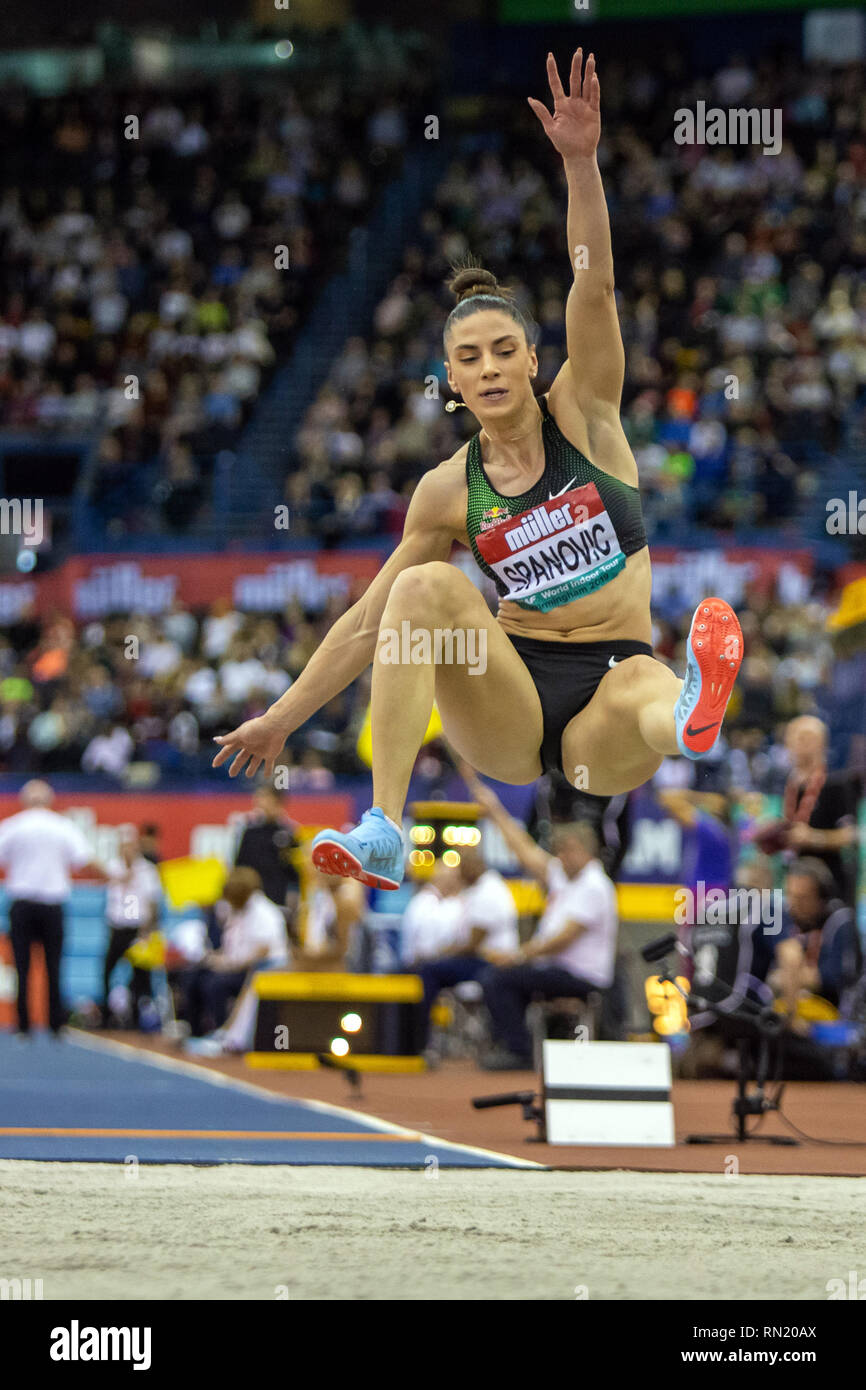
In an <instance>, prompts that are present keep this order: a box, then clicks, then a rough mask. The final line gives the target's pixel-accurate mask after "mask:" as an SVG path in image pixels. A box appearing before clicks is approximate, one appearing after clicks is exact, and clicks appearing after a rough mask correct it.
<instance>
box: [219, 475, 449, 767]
mask: <svg viewBox="0 0 866 1390" xmlns="http://www.w3.org/2000/svg"><path fill="white" fill-rule="evenodd" d="M455 501H456V499H455V494H454V489H453V483H451V482H450V481H449V478H448V477H446V476H445V475H444V473H443V469H442V465H440V467H439V468H434V469H433V470H432V471H431V472H430V473H426V474H425V475H424V477H423V478H422V479H421V481H420V482H419V484H418V486H417V488H416V489H415V492H414V494H413V497H412V501H411V503H410V505H409V511H408V512H407V514H406V522H405V525H404V528H403V538H402V540H401V541H400V544H399V545H398V547H397V549H396V550H395V551H394V553H393V555H391V556H389V558H388V560H387V561H386V562H385V564H384V565H383V566H382V568H381V570H380V571H379V573H378V574H377V575H376V577H375V579H373V580H372V581H371V582H370V584H369V585H368V587H367V589H366V591H365V593H364V595H363V597H362V598H360V599H359V600H358V602H357V603H355V604H353V606H352V607H351V608H350V609H349V610H348V612H346V613H344V614H343V615H342V617H340V618H338V619H337V621H336V622H335V623H334V625H333V627H332V628H331V629H330V631H329V632H328V634H327V636H326V637H325V638H324V640H323V641H322V643H321V645H320V646H319V647H318V648H317V650H316V651H315V652H314V653H313V655H312V657H311V658H310V660H309V661H308V662H307V665H306V667H305V668H304V670H303V671H302V672H301V674H300V676H299V677H298V679H297V680H296V681H294V682H293V684H292V685H291V686H289V689H288V690H287V691H286V693H285V694H284V695H281V696H280V698H279V700H277V701H275V703H274V704H272V705H271V706H270V708H269V709H268V710H266V712H265V713H264V714H262V715H260V716H259V717H258V718H257V719H249V720H247V721H246V723H244V724H241V725H239V726H238V728H237V729H234V730H233V731H232V733H230V734H224V735H219V736H218V737H217V738H216V740H215V741H216V742H217V743H219V744H220V745H221V748H220V751H219V753H217V755H216V757H215V758H214V760H213V766H214V767H219V766H220V765H221V764H222V763H224V762H227V761H228V759H229V758H232V759H233V761H232V764H231V767H230V768H229V774H230V775H231V776H232V777H237V775H238V773H239V772H241V771H242V769H243V767H244V764H245V763H246V762H247V760H248V759H249V766H248V767H247V776H248V777H252V776H254V774H255V773H256V772H257V771H258V769H259V767H260V766H261V765H262V764H263V763H264V767H265V772H266V774H267V775H268V776H269V777H270V776H271V775H272V774H273V770H274V763H275V761H276V759H277V756H278V754H279V753H280V751H281V749H282V747H283V744H284V743H285V741H286V739H287V738H288V736H289V734H291V733H293V732H294V730H295V729H298V728H300V726H301V725H302V724H304V723H306V721H307V720H308V719H309V718H310V717H311V716H312V715H314V714H315V713H316V710H318V709H321V707H322V705H325V704H327V702H328V701H329V700H331V699H333V697H334V696H335V695H338V694H339V692H340V691H341V690H345V688H346V686H347V685H349V684H350V683H351V682H352V681H353V680H355V679H356V678H357V677H358V676H360V674H361V672H362V671H364V670H366V668H367V667H368V666H369V665H370V662H371V661H372V660H373V657H374V655H375V652H376V641H377V637H378V633H379V623H380V621H381V618H382V613H383V612H384V609H385V604H386V603H387V601H388V595H389V593H390V592H391V585H392V584H393V583H394V580H395V579H396V578H397V575H398V574H400V573H401V572H402V571H403V570H405V569H409V567H410V566H411V565H422V564H426V563H427V562H428V561H430V560H447V559H448V557H449V555H450V554H451V546H452V542H453V540H454V539H455V534H456V532H457V530H458V529H459V523H456V518H455Z"/></svg>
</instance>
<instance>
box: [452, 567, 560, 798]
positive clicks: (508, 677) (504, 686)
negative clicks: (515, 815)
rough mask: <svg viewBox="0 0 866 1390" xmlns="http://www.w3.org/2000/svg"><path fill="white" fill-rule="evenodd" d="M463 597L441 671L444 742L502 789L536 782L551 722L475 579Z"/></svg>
mask: <svg viewBox="0 0 866 1390" xmlns="http://www.w3.org/2000/svg"><path fill="white" fill-rule="evenodd" d="M461 579H463V580H464V581H465V585H466V594H465V602H464V595H463V592H462V591H461V593H460V622H459V625H458V624H457V623H454V624H453V632H454V639H452V642H453V645H452V648H451V651H452V655H456V656H460V654H461V647H460V643H461V641H462V643H463V646H464V649H465V653H466V656H467V658H470V657H471V660H469V659H467V660H465V661H461V660H451V661H449V660H448V659H447V656H448V652H449V648H448V645H447V641H444V640H443V643H442V654H443V659H441V660H439V661H438V662H437V666H436V704H437V706H438V708H439V713H440V715H441V717H442V726H443V728H444V730H445V736H446V738H447V739H448V742H449V743H451V744H452V745H453V746H454V748H455V749H456V750H457V752H458V753H460V754H461V756H462V757H464V758H465V759H466V761H467V762H468V763H471V765H472V766H473V767H474V768H476V769H477V771H478V772H481V773H484V774H485V775H486V776H488V777H494V778H496V780H497V781H500V782H512V783H524V782H532V781H534V780H535V778H536V777H539V776H540V775H541V759H540V756H539V749H540V747H541V739H542V734H543V727H544V720H543V717H542V713H541V702H540V700H539V698H538V691H537V690H536V688H535V684H534V682H533V679H532V677H531V676H530V674H529V671H528V670H527V668H526V666H525V665H524V664H523V662H522V661H521V659H520V657H519V656H518V655H517V652H516V651H515V649H514V647H513V646H512V645H511V643H510V642H509V640H508V638H507V637H506V635H505V633H504V632H503V630H502V628H501V627H500V626H499V623H498V622H497V621H496V619H495V618H494V617H493V615H492V614H491V612H490V610H489V609H488V607H487V604H486V603H485V602H484V599H483V598H482V596H481V594H480V593H479V592H478V590H477V589H476V588H475V585H474V584H473V583H472V582H471V580H469V579H467V578H466V576H465V575H461Z"/></svg>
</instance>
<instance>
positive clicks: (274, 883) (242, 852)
mask: <svg viewBox="0 0 866 1390" xmlns="http://www.w3.org/2000/svg"><path fill="white" fill-rule="evenodd" d="M253 807H254V809H253V813H252V815H251V816H250V818H249V820H248V821H247V824H246V826H245V828H244V831H243V834H242V835H241V839H240V843H239V844H238V847H237V851H236V853H235V868H237V869H240V868H244V867H246V868H250V869H255V871H256V873H257V874H258V875H259V878H260V879H261V881H262V889H263V891H264V893H265V894H266V895H267V896H268V897H269V898H270V900H271V902H272V903H276V905H277V907H280V908H283V909H284V910H286V911H287V913H288V914H289V918H290V920H291V919H292V918H294V915H295V913H296V911H297V906H298V893H299V886H300V879H299V877H298V870H297V868H296V866H295V862H294V860H295V856H296V854H297V853H298V850H299V842H298V835H297V829H298V828H297V825H296V823H295V822H294V821H293V820H291V819H290V818H289V816H288V815H287V814H286V810H285V807H284V806H283V798H282V797H281V795H280V793H279V792H277V791H275V790H274V789H273V788H272V787H268V786H263V787H258V788H257V789H256V791H254V792H253Z"/></svg>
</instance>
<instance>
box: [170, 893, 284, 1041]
mask: <svg viewBox="0 0 866 1390" xmlns="http://www.w3.org/2000/svg"><path fill="white" fill-rule="evenodd" d="M215 916H216V920H217V924H218V927H219V932H220V944H219V947H218V948H217V949H216V950H213V951H209V952H208V953H207V954H206V955H205V956H204V957H203V958H202V960H201V961H200V962H199V964H198V965H196V966H194V967H193V968H192V969H191V970H188V971H186V972H184V975H183V976H182V978H181V981H180V983H181V988H182V991H183V996H184V997H183V1001H182V1003H181V1006H180V1009H179V1011H178V1012H179V1016H180V1017H181V1018H183V1019H184V1020H185V1021H186V1022H187V1023H188V1024H189V1026H190V1031H191V1034H192V1036H193V1037H194V1038H196V1037H201V1036H203V1035H204V1034H205V1033H206V1032H208V1031H210V1030H215V1029H218V1028H220V1027H221V1026H222V1024H223V1023H224V1022H225V1020H226V1017H227V1014H228V1011H229V1003H230V1001H231V999H233V998H237V996H238V995H239V994H240V993H241V990H242V989H243V986H244V982H245V980H246V978H247V975H248V973H249V971H250V970H252V969H254V968H261V969H264V968H267V967H269V966H286V965H288V961H289V946H288V939H287V937H286V924H285V920H284V918H283V915H282V913H281V912H280V910H279V908H278V907H276V905H275V904H274V903H272V902H271V901H270V899H269V898H266V897H265V895H264V893H263V892H262V891H261V879H260V878H259V875H258V874H257V873H256V872H255V870H254V869H249V868H240V869H233V870H232V872H231V873H230V874H229V876H228V878H227V879H226V883H225V887H224V889H223V896H222V899H221V901H220V902H219V903H217V905H216V910H215Z"/></svg>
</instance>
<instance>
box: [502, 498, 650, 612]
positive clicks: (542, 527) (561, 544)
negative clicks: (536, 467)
mask: <svg viewBox="0 0 866 1390" xmlns="http://www.w3.org/2000/svg"><path fill="white" fill-rule="evenodd" d="M475 544H476V545H477V547H478V551H479V554H480V555H482V556H483V558H484V559H485V560H486V562H487V564H488V565H489V566H490V568H491V569H492V570H493V572H494V574H495V575H496V576H497V578H498V580H499V583H500V587H501V589H502V590H504V592H502V593H501V595H500V596H501V597H502V598H505V599H511V600H512V601H513V602H514V603H519V604H520V605H521V606H522V607H524V608H536V609H540V611H541V612H543V613H546V612H548V610H549V609H551V608H558V607H559V606H560V605H561V604H563V603H571V602H573V600H574V599H576V598H581V597H582V595H583V594H588V593H592V592H593V590H594V589H598V588H600V587H601V585H602V584H607V583H608V581H609V580H611V579H613V578H614V576H615V575H617V574H619V572H620V570H621V569H623V568H624V566H625V556H624V555H623V553H622V550H621V548H620V544H619V541H618V540H617V536H616V531H615V530H614V527H613V522H612V521H611V519H610V517H609V515H608V512H607V508H606V507H605V505H604V503H603V502H602V500H601V497H600V496H599V492H598V488H597V487H596V485H595V483H585V484H584V486H583V487H576V488H572V489H571V491H570V492H564V493H560V495H559V496H558V497H552V498H550V499H549V500H548V501H547V502H540V503H539V504H538V506H537V507H529V508H528V509H527V510H526V511H525V512H521V513H520V514H519V516H515V517H511V518H509V519H508V520H507V521H502V522H500V523H499V524H498V525H494V526H492V527H491V529H490V530H488V531H484V532H483V533H482V534H480V535H479V536H477V537H476V541H475Z"/></svg>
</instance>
